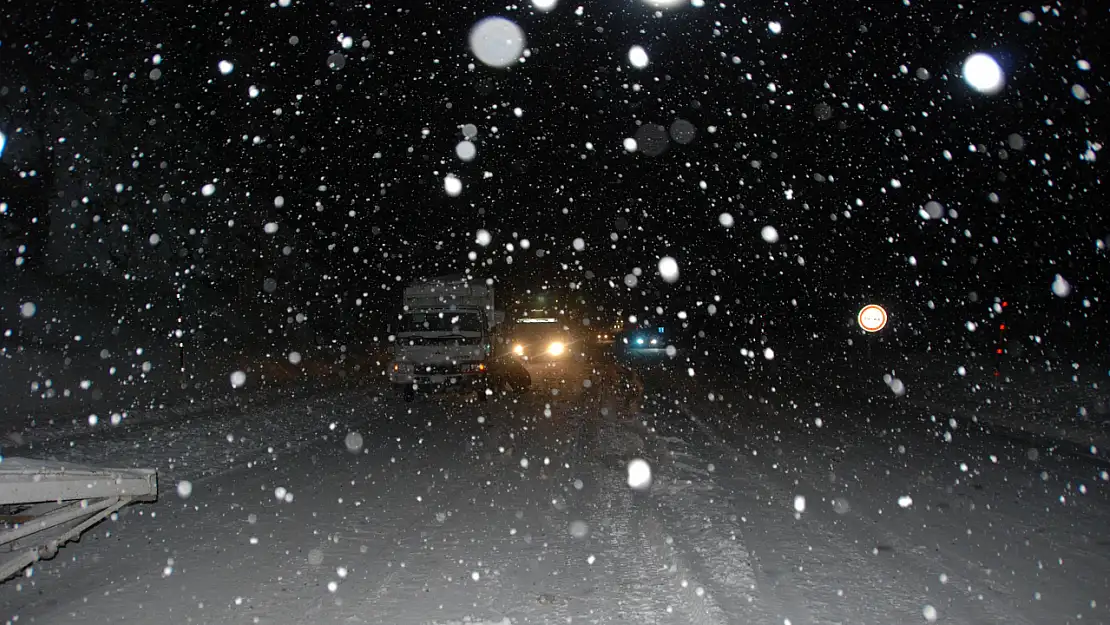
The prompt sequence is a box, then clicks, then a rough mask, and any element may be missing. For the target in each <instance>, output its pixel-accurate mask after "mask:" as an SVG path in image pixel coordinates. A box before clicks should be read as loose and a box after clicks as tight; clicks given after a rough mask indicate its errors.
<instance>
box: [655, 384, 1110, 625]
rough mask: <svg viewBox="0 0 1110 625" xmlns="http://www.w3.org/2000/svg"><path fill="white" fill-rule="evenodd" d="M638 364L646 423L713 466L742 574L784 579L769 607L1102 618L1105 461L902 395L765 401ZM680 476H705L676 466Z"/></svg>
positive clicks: (800, 611)
mask: <svg viewBox="0 0 1110 625" xmlns="http://www.w3.org/2000/svg"><path fill="white" fill-rule="evenodd" d="M645 373H646V375H645V377H646V379H647V380H648V381H649V383H648V389H649V392H654V393H656V400H657V403H656V406H655V408H654V409H653V411H654V412H655V413H656V414H658V415H661V418H659V419H656V420H654V421H653V423H655V424H656V425H657V427H658V428H659V430H660V432H667V431H677V433H676V434H674V436H675V437H677V439H676V438H671V439H670V440H679V439H680V440H681V443H674V444H672V445H671V449H672V451H673V453H675V454H676V455H678V457H687V458H689V457H691V456H685V455H684V454H691V455H692V457H697V458H698V460H700V463H701V464H700V468H701V471H702V472H705V471H708V470H709V469H707V467H708V466H709V465H713V470H712V472H711V474H712V475H714V476H715V480H717V481H718V482H719V483H720V485H721V488H720V489H719V490H718V491H717V492H716V496H717V497H719V498H720V500H719V501H720V502H721V503H719V504H718V505H721V506H727V507H732V508H733V509H734V510H738V511H740V514H741V518H742V520H743V521H744V525H745V528H744V529H742V530H741V532H742V533H743V535H744V536H745V537H746V543H747V544H748V545H750V546H751V548H752V550H753V552H754V554H755V557H756V559H757V561H759V562H760V564H759V565H758V566H757V567H756V570H757V577H759V578H760V579H761V580H765V581H764V586H765V587H766V586H775V587H779V586H777V585H775V584H774V581H775V577H776V575H784V576H786V578H787V579H788V580H790V581H789V582H788V583H787V584H785V585H784V586H781V587H782V588H784V589H785V590H784V593H783V594H782V595H781V596H779V599H778V603H777V604H776V605H778V606H781V607H780V608H779V610H780V611H779V615H780V616H781V617H783V618H790V619H791V621H792V622H794V623H798V622H830V621H831V622H847V621H853V622H854V621H855V620H856V619H861V620H863V621H865V622H876V621H886V622H891V621H894V622H912V620H913V619H920V618H922V616H923V614H924V610H926V607H927V606H929V607H931V609H932V610H935V611H936V612H937V613H939V614H940V615H941V616H942V617H944V618H947V619H950V620H953V621H955V622H1010V623H1022V622H1029V623H1039V622H1050V621H1051V622H1076V621H1079V620H1082V621H1083V622H1090V621H1095V622H1105V621H1107V620H1108V619H1110V614H1108V612H1107V608H1106V605H1105V603H1104V602H1103V601H1102V600H1101V597H1102V595H1103V594H1105V588H1107V587H1110V556H1108V555H1107V551H1106V547H1107V546H1110V541H1108V540H1107V536H1106V532H1105V529H1104V528H1105V526H1106V523H1107V522H1108V521H1110V497H1108V489H1107V481H1108V480H1110V475H1108V473H1107V469H1108V468H1110V465H1107V464H1106V463H1104V462H1102V461H1100V460H1098V459H1096V458H1092V457H1090V456H1086V455H1073V454H1068V453H1062V452H1059V451H1054V450H1052V449H1051V448H1046V447H1044V446H1038V445H1030V444H1023V443H1021V442H1020V441H1017V440H1015V439H1013V438H1011V437H1008V436H996V435H992V434H991V433H990V432H983V431H966V430H961V429H960V428H959V427H952V424H949V423H940V424H935V425H934V424H933V423H931V422H930V421H928V420H927V419H923V418H922V417H921V415H919V414H915V413H914V412H913V410H914V409H915V406H914V405H912V404H898V408H897V409H892V408H891V407H890V406H888V405H884V404H882V403H881V402H876V401H867V400H866V399H864V400H862V401H861V400H860V399H859V397H858V396H857V395H854V394H853V395H850V396H849V398H846V397H845V396H844V395H841V394H836V393H834V394H824V395H822V394H821V393H820V392H819V391H815V390H814V389H813V388H810V389H803V388H798V387H795V388H779V389H778V392H777V393H775V394H774V395H775V397H776V399H777V400H779V401H771V400H768V399H767V397H768V396H769V395H771V394H770V393H762V395H763V396H762V397H761V396H760V395H761V393H760V392H759V391H760V390H762V391H766V390H767V389H758V388H755V389H753V386H751V385H749V384H748V383H746V382H745V381H742V380H736V381H733V382H731V383H708V382H705V383H701V382H690V381H688V380H686V381H683V382H676V381H677V380H681V378H682V377H684V375H683V374H684V373H685V372H684V371H677V372H660V371H659V370H658V369H657V368H656V369H648V370H646V372H645ZM816 388H818V389H819V388H820V387H819V386H818V387H816ZM711 394H712V395H711ZM749 395H750V396H751V398H749ZM711 397H712V399H711ZM794 397H798V398H799V399H800V398H801V397H806V398H807V399H812V398H813V397H817V399H816V400H814V401H808V402H803V401H798V402H795V401H793V400H792V399H790V398H794ZM684 464H688V465H691V466H693V467H697V466H699V465H696V464H694V463H693V462H691V461H690V460H686V461H685V462H684ZM691 483H694V484H701V485H703V486H704V484H705V479H704V478H700V479H699V478H697V477H696V472H693V471H692V470H691ZM726 502H727V503H726ZM679 507H680V508H682V509H687V510H689V509H698V508H696V507H695V504H694V503H693V502H691V503H690V504H689V505H685V506H679ZM701 509H702V510H704V509H705V508H704V507H702V508H701ZM745 511H746V513H745ZM755 511H761V512H758V513H757V512H755ZM713 516H717V517H718V518H719V517H720V514H717V515H712V514H708V513H707V514H706V518H712V517H713ZM877 589H883V590H882V592H881V593H880V592H876V590H877ZM771 596H776V595H775V593H773V592H772V593H771ZM772 603H774V601H772Z"/></svg>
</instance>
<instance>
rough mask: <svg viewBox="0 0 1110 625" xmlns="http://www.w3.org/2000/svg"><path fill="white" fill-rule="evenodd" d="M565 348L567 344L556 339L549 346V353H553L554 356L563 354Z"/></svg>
mask: <svg viewBox="0 0 1110 625" xmlns="http://www.w3.org/2000/svg"><path fill="white" fill-rule="evenodd" d="M565 349H566V345H563V344H562V343H560V342H559V341H555V342H553V343H551V344H550V345H548V346H547V353H549V354H551V355H552V356H558V355H559V354H562V353H563V350H565Z"/></svg>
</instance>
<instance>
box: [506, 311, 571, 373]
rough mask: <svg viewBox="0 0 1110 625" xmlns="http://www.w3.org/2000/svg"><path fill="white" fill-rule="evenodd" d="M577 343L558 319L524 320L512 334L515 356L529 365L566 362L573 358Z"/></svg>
mask: <svg viewBox="0 0 1110 625" xmlns="http://www.w3.org/2000/svg"><path fill="white" fill-rule="evenodd" d="M573 343H574V341H573V340H572V337H571V335H570V332H569V331H568V330H567V328H566V327H565V326H564V325H563V324H562V323H560V322H559V320H558V319H556V318H555V317H523V318H520V319H517V320H516V321H515V322H514V324H513V327H512V330H511V331H510V332H509V346H510V350H511V352H512V355H513V356H515V357H516V358H518V359H519V360H521V361H522V362H525V363H530V364H539V363H554V362H562V361H565V360H566V359H568V358H570V357H571V348H572V346H573Z"/></svg>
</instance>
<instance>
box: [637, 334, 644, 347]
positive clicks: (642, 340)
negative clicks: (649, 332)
mask: <svg viewBox="0 0 1110 625" xmlns="http://www.w3.org/2000/svg"><path fill="white" fill-rule="evenodd" d="M636 344H637V345H643V344H644V337H642V336H641V337H640V338H638V339H636Z"/></svg>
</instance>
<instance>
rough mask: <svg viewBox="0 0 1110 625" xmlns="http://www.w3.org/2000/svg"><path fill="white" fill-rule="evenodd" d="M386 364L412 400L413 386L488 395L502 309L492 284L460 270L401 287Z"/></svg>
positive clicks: (399, 387)
mask: <svg viewBox="0 0 1110 625" xmlns="http://www.w3.org/2000/svg"><path fill="white" fill-rule="evenodd" d="M402 304H403V305H402V311H401V314H400V315H399V316H398V328H397V332H396V339H395V342H394V348H393V362H392V363H391V364H390V368H389V369H390V382H392V383H393V386H394V388H396V389H397V390H398V391H399V392H400V393H401V394H402V395H403V396H404V398H405V401H412V400H413V399H414V398H415V395H416V392H417V390H421V389H430V388H436V387H440V386H450V387H458V388H469V389H475V390H477V391H478V395H479V398H480V399H483V400H484V399H485V398H486V387H487V386H488V384H487V374H488V373H489V364H490V359H491V355H492V348H493V338H492V332H493V330H494V328H495V327H496V326H497V325H498V324H499V323H500V321H501V318H502V316H503V315H502V314H501V313H499V312H498V311H496V309H495V308H494V304H495V301H494V292H493V287H492V286H486V285H484V284H476V283H473V282H471V281H468V280H466V279H465V278H463V277H462V276H452V277H444V278H437V279H433V280H428V281H424V282H416V283H413V284H411V285H409V286H408V287H407V288H405V293H404V298H403V302H402Z"/></svg>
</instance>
